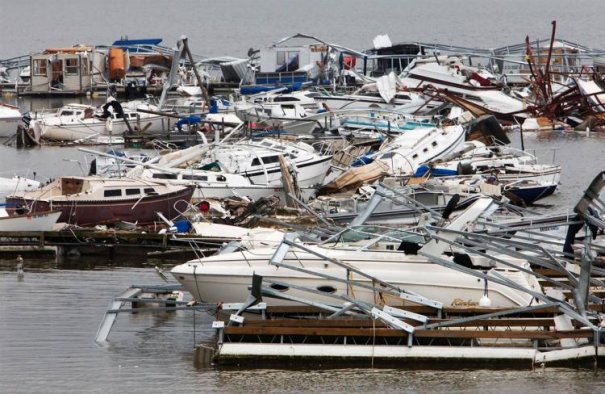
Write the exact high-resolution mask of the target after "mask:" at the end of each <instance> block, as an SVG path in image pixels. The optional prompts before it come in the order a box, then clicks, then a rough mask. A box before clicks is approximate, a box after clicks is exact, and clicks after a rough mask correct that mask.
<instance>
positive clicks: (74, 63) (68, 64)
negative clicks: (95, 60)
mask: <svg viewBox="0 0 605 394" xmlns="http://www.w3.org/2000/svg"><path fill="white" fill-rule="evenodd" d="M79 68H80V66H79V65H78V59H65V74H67V75H78V71H79Z"/></svg>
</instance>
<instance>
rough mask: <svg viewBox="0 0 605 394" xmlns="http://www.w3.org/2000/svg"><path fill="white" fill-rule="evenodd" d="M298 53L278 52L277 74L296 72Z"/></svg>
mask: <svg viewBox="0 0 605 394" xmlns="http://www.w3.org/2000/svg"><path fill="white" fill-rule="evenodd" d="M298 54H299V53H298V51H279V52H277V59H276V60H277V61H276V63H277V64H276V67H275V71H276V72H278V73H279V72H282V73H283V72H287V71H296V70H298V69H299V66H298Z"/></svg>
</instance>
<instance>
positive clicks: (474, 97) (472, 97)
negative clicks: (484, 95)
mask: <svg viewBox="0 0 605 394" xmlns="http://www.w3.org/2000/svg"><path fill="white" fill-rule="evenodd" d="M466 99H467V100H474V101H482V100H481V97H477V96H472V95H470V94H467V95H466Z"/></svg>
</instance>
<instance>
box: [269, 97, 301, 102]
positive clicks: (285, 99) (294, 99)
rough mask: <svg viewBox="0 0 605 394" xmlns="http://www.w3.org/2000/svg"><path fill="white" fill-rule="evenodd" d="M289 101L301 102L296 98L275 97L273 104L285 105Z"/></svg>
mask: <svg viewBox="0 0 605 394" xmlns="http://www.w3.org/2000/svg"><path fill="white" fill-rule="evenodd" d="M287 101H299V100H298V99H297V98H296V97H275V98H274V99H273V102H275V103H284V102H287Z"/></svg>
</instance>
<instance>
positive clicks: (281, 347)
mask: <svg viewBox="0 0 605 394" xmlns="http://www.w3.org/2000/svg"><path fill="white" fill-rule="evenodd" d="M594 307H595V308H596V309H597V310H602V309H603V306H602V305H599V306H594ZM406 310H409V311H414V312H417V313H418V312H428V311H429V309H428V308H426V307H420V306H419V307H414V306H412V307H406ZM499 311H500V312H501V310H497V309H494V308H476V307H473V308H454V307H448V308H444V309H443V316H442V317H441V318H438V317H436V316H431V317H430V319H429V320H428V321H427V322H426V323H424V324H423V323H419V322H417V321H413V320H408V319H406V320H405V321H406V323H408V324H410V325H412V326H414V328H415V330H414V331H413V333H409V332H405V331H403V330H398V329H394V328H392V327H389V325H388V324H386V323H385V322H384V321H380V320H377V319H367V318H354V317H349V318H347V317H338V318H329V317H327V316H328V315H326V314H325V311H324V312H323V313H322V312H321V310H320V309H317V308H314V307H266V310H264V311H263V316H264V317H265V318H259V317H258V316H257V317H254V316H252V317H248V316H247V317H246V318H245V319H244V320H243V321H242V323H241V324H234V320H233V317H232V316H231V319H230V320H231V322H230V323H224V324H217V323H216V322H215V324H214V327H215V328H217V330H218V335H217V338H218V344H217V347H216V348H215V349H209V348H208V346H206V345H203V346H201V347H200V348H199V349H198V353H200V354H199V355H198V354H196V357H199V359H200V360H202V359H207V358H208V352H210V353H211V354H212V357H211V358H212V360H213V362H215V363H218V364H219V365H225V366H229V365H238V366H242V365H246V366H254V367H270V366H281V367H283V366H299V365H307V366H308V365H310V364H309V363H311V365H322V366H347V367H350V366H361V367H368V366H372V367H379V366H384V367H393V366H395V365H398V366H407V367H429V368H460V367H463V366H464V367H480V368H489V367H493V368H502V367H507V368H517V369H527V368H528V369H532V368H535V367H544V366H571V367H578V366H584V367H590V368H594V367H598V366H602V365H605V364H604V363H603V361H604V360H605V359H604V357H605V345H602V343H603V340H604V339H605V338H603V336H604V334H603V333H600V334H599V335H595V332H594V331H593V330H590V329H584V328H583V326H582V324H581V323H580V322H577V321H573V320H572V325H571V326H570V327H568V329H561V326H560V324H559V323H558V322H557V319H559V316H560V312H558V311H557V308H544V309H540V310H534V311H528V312H524V313H518V314H515V315H514V316H505V317H498V318H481V316H482V315H483V316H486V315H487V314H490V313H498V312H499ZM219 316H220V315H219ZM227 320H229V319H228V318H227ZM440 323H445V324H444V325H443V326H442V327H438V328H434V326H435V325H436V324H440ZM448 323H451V324H448ZM557 327H559V329H557Z"/></svg>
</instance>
